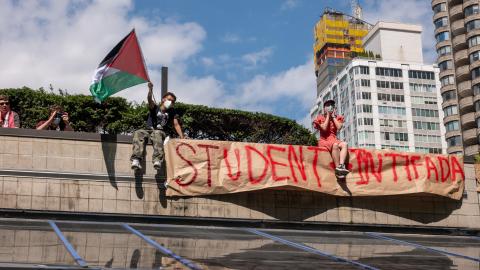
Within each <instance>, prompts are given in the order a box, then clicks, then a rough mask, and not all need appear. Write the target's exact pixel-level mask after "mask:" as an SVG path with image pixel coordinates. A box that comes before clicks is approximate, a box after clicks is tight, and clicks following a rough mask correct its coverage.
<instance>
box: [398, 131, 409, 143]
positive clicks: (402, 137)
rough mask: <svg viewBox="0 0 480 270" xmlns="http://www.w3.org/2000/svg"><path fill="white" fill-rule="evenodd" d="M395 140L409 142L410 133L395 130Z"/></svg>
mask: <svg viewBox="0 0 480 270" xmlns="http://www.w3.org/2000/svg"><path fill="white" fill-rule="evenodd" d="M395 141H400V142H408V134H407V133H397V132H395Z"/></svg>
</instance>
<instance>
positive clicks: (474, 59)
mask: <svg viewBox="0 0 480 270" xmlns="http://www.w3.org/2000/svg"><path fill="white" fill-rule="evenodd" d="M479 4H480V1H479V0H465V1H462V0H432V9H433V13H434V15H433V23H434V25H435V38H436V40H437V44H436V49H437V54H438V58H437V63H438V67H439V68H440V82H441V93H442V98H443V102H442V107H443V111H444V112H445V118H444V119H443V123H444V124H445V126H446V127H447V128H448V127H449V126H455V129H452V130H450V131H447V133H446V135H445V136H446V139H447V142H448V149H447V150H448V153H462V152H463V153H464V154H465V156H468V157H471V156H473V155H475V154H478V152H479V140H478V134H480V133H479V131H480V130H479V129H478V127H480V8H479Z"/></svg>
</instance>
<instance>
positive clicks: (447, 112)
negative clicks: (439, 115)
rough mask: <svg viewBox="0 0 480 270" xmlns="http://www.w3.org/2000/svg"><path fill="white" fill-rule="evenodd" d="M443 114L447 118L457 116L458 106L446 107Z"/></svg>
mask: <svg viewBox="0 0 480 270" xmlns="http://www.w3.org/2000/svg"><path fill="white" fill-rule="evenodd" d="M443 113H444V115H445V117H446V116H450V115H454V114H457V113H458V107H457V105H452V106H448V107H445V109H443Z"/></svg>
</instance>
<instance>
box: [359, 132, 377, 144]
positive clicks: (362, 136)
mask: <svg viewBox="0 0 480 270" xmlns="http://www.w3.org/2000/svg"><path fill="white" fill-rule="evenodd" d="M374 140H375V136H374V132H373V131H369V130H363V131H359V132H358V141H359V142H361V141H362V142H373V141H374Z"/></svg>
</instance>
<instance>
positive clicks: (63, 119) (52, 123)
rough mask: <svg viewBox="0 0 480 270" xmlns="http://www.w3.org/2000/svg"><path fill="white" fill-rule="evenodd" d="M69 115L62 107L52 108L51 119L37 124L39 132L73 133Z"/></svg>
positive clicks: (55, 106) (54, 106)
mask: <svg viewBox="0 0 480 270" xmlns="http://www.w3.org/2000/svg"><path fill="white" fill-rule="evenodd" d="M69 120H70V118H69V117H68V113H67V112H65V111H64V110H63V107H62V106H60V105H52V106H50V117H48V119H47V120H42V121H40V122H38V123H37V126H36V129H37V130H58V131H73V128H72V126H71V125H70V121H69Z"/></svg>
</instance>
